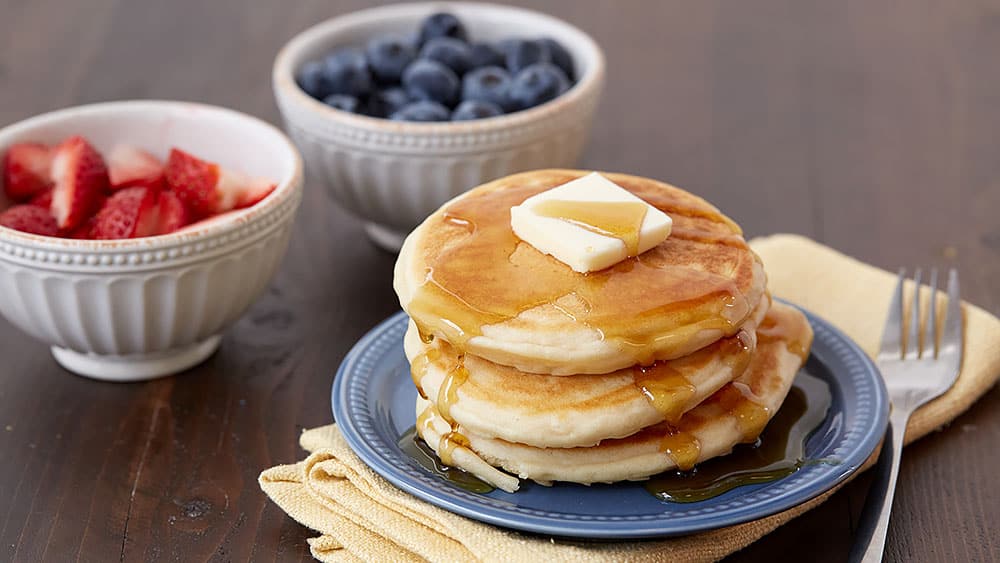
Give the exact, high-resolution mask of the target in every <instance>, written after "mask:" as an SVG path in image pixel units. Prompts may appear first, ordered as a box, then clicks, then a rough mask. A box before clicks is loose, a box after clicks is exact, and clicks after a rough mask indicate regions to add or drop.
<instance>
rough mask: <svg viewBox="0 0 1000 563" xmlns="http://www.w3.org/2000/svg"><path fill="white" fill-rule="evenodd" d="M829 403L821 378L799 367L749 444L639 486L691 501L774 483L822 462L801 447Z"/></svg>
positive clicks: (664, 496) (659, 494)
mask: <svg viewBox="0 0 1000 563" xmlns="http://www.w3.org/2000/svg"><path fill="white" fill-rule="evenodd" d="M737 393H738V391H737ZM830 401H831V395H830V388H829V386H828V385H827V384H826V382H824V381H823V380H822V379H819V378H818V377H815V376H812V375H809V374H808V373H806V372H805V371H801V372H799V374H798V376H797V377H796V379H795V383H794V384H793V385H792V388H791V389H790V390H789V392H788V397H786V398H785V401H784V403H782V405H781V408H780V409H778V412H777V413H776V414H775V416H774V418H773V419H772V420H771V422H770V423H769V424H768V425H767V426H766V427H765V428H764V431H763V432H762V433H761V435H760V438H759V439H757V440H756V441H755V442H754V443H753V444H741V445H738V446H736V447H735V448H733V451H732V453H730V454H729V455H725V456H721V457H717V458H713V459H710V460H708V461H705V462H704V463H701V464H699V465H698V466H697V467H696V468H694V469H693V470H691V471H677V470H672V471H668V472H666V473H661V474H660V475H656V476H653V477H651V478H650V479H649V480H648V481H646V484H645V489H646V490H647V491H648V492H649V493H650V494H652V495H653V496H655V497H657V498H659V499H661V500H664V501H670V502H697V501H701V500H706V499H709V498H712V497H715V496H718V495H721V494H723V493H725V492H726V491H729V490H731V489H734V488H736V487H740V486H743V485H750V484H757V483H769V482H771V481H776V480H778V479H781V478H782V477H786V476H788V475H791V474H792V473H795V472H796V471H798V470H799V469H800V468H801V467H803V466H804V465H806V464H808V463H816V462H820V461H825V460H809V459H808V458H806V455H805V446H806V442H807V440H808V439H809V437H810V436H811V435H812V433H813V432H814V431H815V430H816V429H817V428H819V426H820V425H821V424H822V423H823V420H824V419H825V418H826V413H827V411H828V410H829V408H830ZM751 424H753V422H752V421H751ZM682 445H683V444H682ZM680 451H684V450H683V449H682V448H681V449H680ZM680 465H681V464H679V463H678V466H680Z"/></svg>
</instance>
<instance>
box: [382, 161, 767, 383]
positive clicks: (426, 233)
mask: <svg viewBox="0 0 1000 563" xmlns="http://www.w3.org/2000/svg"><path fill="white" fill-rule="evenodd" d="M587 173H588V172H585V171H577V170H538V171H534V172H525V173H522V174H515V175H513V176H507V177H505V178H501V179H499V180H496V181H494V182H490V183H488V184H485V185H483V186H480V187H478V188H475V189H473V190H471V191H469V192H467V193H465V194H463V195H461V196H459V197H457V198H455V199H453V200H452V201H450V202H448V203H446V204H445V205H444V206H442V207H441V208H440V209H439V210H438V211H436V212H435V213H434V214H432V215H431V216H430V217H428V218H427V220H425V221H424V222H423V223H422V224H421V225H420V226H419V227H417V229H416V230H414V231H413V233H411V234H410V236H409V237H407V239H406V242H405V243H404V245H403V248H402V250H401V251H400V255H399V259H398V261H397V262H396V270H395V279H394V286H395V289H396V293H397V294H398V295H399V299H400V303H401V304H402V306H403V309H405V310H406V311H407V313H409V314H410V317H411V318H412V319H413V320H414V321H415V322H416V324H417V326H418V327H419V328H420V330H421V331H422V332H424V333H425V334H433V335H435V336H438V337H441V338H444V339H445V340H447V341H448V342H450V343H451V344H452V345H453V346H455V347H456V348H458V349H459V350H460V351H462V352H467V353H471V354H475V355H477V356H481V357H483V358H485V359H488V360H490V361H493V362H495V363H498V364H503V365H508V366H512V367H516V368H517V369H519V370H522V371H526V372H530V373H543V374H554V375H566V374H596V373H608V372H612V371H615V370H618V369H622V368H625V367H628V366H631V365H634V364H642V365H648V364H650V363H652V362H653V361H656V360H668V359H674V358H678V357H681V356H685V355H687V354H689V353H691V352H693V351H695V350H698V349H700V348H703V347H705V346H707V345H709V344H711V343H712V342H715V341H716V340H718V339H720V338H722V337H725V336H732V335H733V334H735V333H736V332H737V331H738V330H739V329H740V326H741V325H742V324H743V322H744V321H745V320H746V319H747V318H749V316H750V314H751V312H752V311H753V310H754V308H755V307H756V306H757V304H758V302H759V301H760V300H761V297H762V295H763V293H764V287H765V285H766V277H765V275H764V271H763V267H762V266H761V263H760V259H759V258H758V257H757V256H756V254H754V252H753V251H752V250H750V248H749V247H748V246H747V244H746V241H745V240H744V239H743V236H742V232H741V230H740V228H739V227H738V226H737V225H736V224H735V223H734V222H733V221H732V220H730V219H729V218H727V217H726V216H724V215H722V214H721V213H720V212H719V211H718V210H717V209H716V208H715V207H713V206H712V205H711V204H709V203H707V202H706V201H705V200H703V199H701V198H699V197H697V196H695V195H692V194H690V193H688V192H685V191H684V190H681V189H679V188H676V187H673V186H670V185H667V184H664V183H662V182H657V181H655V180H650V179H648V178H641V177H638V176H629V175H625V174H604V175H605V176H606V177H608V178H609V179H610V180H611V181H613V182H615V183H616V184H618V185H620V186H622V187H623V188H625V189H626V190H628V191H630V192H632V193H633V194H635V195H636V196H638V197H639V198H641V199H643V200H645V201H646V202H648V203H649V204H650V205H652V206H654V207H656V208H658V209H660V210H661V211H663V212H665V213H667V214H668V215H669V216H670V217H671V218H672V219H673V231H672V233H671V235H670V236H669V237H668V238H667V239H666V240H665V241H664V242H662V243H661V244H660V245H658V246H656V247H654V248H653V249H651V250H649V251H647V252H644V253H643V254H641V255H640V256H638V257H635V258H629V259H627V260H624V261H622V262H620V263H619V264H617V265H615V266H612V267H610V268H607V269H604V270H601V271H598V272H591V273H589V274H580V273H577V272H574V271H573V270H572V269H570V268H569V267H568V266H566V265H565V264H563V263H562V262H559V261H558V260H556V259H554V258H552V257H551V256H548V255H545V254H542V253H541V252H539V251H538V250H536V249H535V248H534V247H533V246H531V245H530V244H527V243H525V242H523V241H521V240H520V239H518V238H517V236H516V235H515V234H514V232H513V230H512V229H511V227H510V208H511V207H513V206H515V205H518V204H520V203H521V202H523V201H524V200H525V199H527V198H529V197H531V196H533V195H535V194H538V193H541V192H543V191H546V190H548V189H551V188H554V187H556V186H559V185H561V184H564V183H566V182H568V181H570V180H573V179H575V178H578V177H580V176H583V175H585V174H587Z"/></svg>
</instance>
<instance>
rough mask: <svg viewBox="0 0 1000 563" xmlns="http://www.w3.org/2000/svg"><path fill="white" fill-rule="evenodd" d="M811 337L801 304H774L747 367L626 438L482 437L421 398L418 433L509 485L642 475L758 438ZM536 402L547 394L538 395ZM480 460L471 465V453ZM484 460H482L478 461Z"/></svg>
mask: <svg viewBox="0 0 1000 563" xmlns="http://www.w3.org/2000/svg"><path fill="white" fill-rule="evenodd" d="M811 342H812V329H811V328H810V327H809V323H808V321H807V320H806V319H805V317H804V316H803V315H802V314H801V313H800V312H799V311H798V310H796V309H794V308H792V307H789V306H786V305H782V304H777V303H776V304H775V305H774V306H772V307H771V310H770V311H769V312H768V315H767V317H765V319H764V321H763V323H762V325H761V328H760V330H759V331H758V345H757V350H756V352H755V353H754V354H753V357H752V359H751V361H750V365H749V367H748V368H747V370H746V371H745V372H744V373H743V375H741V376H740V377H738V378H737V379H736V380H735V381H733V382H732V383H730V384H728V385H726V386H725V387H723V388H722V389H720V390H719V391H717V392H716V393H715V394H713V395H712V396H711V397H709V398H708V399H706V400H705V401H704V402H703V403H702V404H700V405H698V406H697V407H695V408H694V409H692V410H691V411H689V412H688V413H686V414H685V415H684V416H683V417H682V418H681V420H680V422H679V423H677V424H676V425H670V424H668V423H659V424H656V425H653V426H650V427H648V428H646V429H643V430H642V431H640V432H638V433H636V434H634V435H632V436H629V437H626V438H621V439H614V440H605V441H602V442H601V443H600V444H598V445H596V446H592V447H586V448H536V447H532V446H527V445H524V444H517V443H513V442H508V441H505V440H499V439H496V438H486V437H483V436H478V435H476V434H475V433H473V432H470V431H469V430H468V429H466V428H464V427H461V426H459V427H458V428H457V430H455V431H452V427H451V425H450V424H449V423H448V422H447V421H446V420H445V419H444V418H443V417H442V416H441V414H440V413H439V412H438V411H437V409H436V408H435V407H434V406H433V404H431V403H430V402H428V401H426V400H424V399H422V398H420V397H418V398H417V405H416V406H417V410H418V412H419V413H420V414H419V416H418V421H417V432H418V433H419V434H420V436H421V437H422V438H423V439H424V440H425V441H426V442H427V443H428V444H429V445H430V446H431V448H433V449H435V451H437V452H438V455H439V456H440V457H441V458H442V461H443V462H444V463H445V464H452V465H454V466H457V467H462V468H463V469H466V470H468V471H470V472H471V473H473V474H475V475H477V476H478V477H480V478H482V479H484V480H486V481H488V482H490V483H492V484H494V485H496V486H498V487H500V488H502V489H504V490H507V491H513V490H516V488H514V487H510V486H509V485H511V482H510V480H509V479H507V477H509V476H510V475H508V474H506V473H504V472H503V471H500V470H499V469H497V468H498V467H499V468H502V469H504V470H506V471H509V472H510V473H513V474H514V475H517V476H518V477H520V478H522V479H532V480H534V481H537V482H539V483H542V484H549V483H551V482H552V481H570V482H576V483H584V484H590V483H601V482H608V483H610V482H615V481H625V480H641V479H645V478H647V477H649V476H651V475H655V474H657V473H661V472H663V471H666V470H669V469H675V468H681V469H690V468H692V467H693V466H694V465H695V464H697V463H701V462H703V461H705V460H708V459H711V458H713V457H717V456H720V455H724V454H727V453H729V452H730V451H731V450H732V448H733V446H735V445H736V444H739V443H745V442H752V441H754V440H756V439H757V437H758V436H759V435H760V432H761V431H762V430H763V428H764V426H765V425H766V423H767V422H768V421H769V420H770V419H771V417H772V416H773V415H774V414H775V413H776V412H777V410H778V408H779V407H780V406H781V403H782V401H784V398H785V396H786V394H787V393H788V390H789V388H790V387H791V384H792V381H793V380H794V378H795V374H796V373H797V371H798V369H799V368H800V367H801V365H802V363H803V361H804V359H805V357H806V354H807V353H808V350H809V346H810V344H811ZM539 400H545V398H544V397H540V398H539ZM472 456H476V457H478V460H477V461H475V462H472V463H467V460H468V458H470V457H472ZM481 462H482V463H481Z"/></svg>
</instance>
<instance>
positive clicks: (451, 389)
mask: <svg viewBox="0 0 1000 563" xmlns="http://www.w3.org/2000/svg"><path fill="white" fill-rule="evenodd" d="M468 380H469V370H467V369H465V356H464V355H461V356H459V357H458V363H457V364H455V365H454V366H452V368H451V369H449V370H448V375H447V376H445V378H444V381H443V382H441V387H440V389H438V395H437V403H435V406H436V407H437V410H438V412H439V413H440V414H441V418H443V419H445V421H447V422H448V424H451V426H452V428H454V427H455V419H454V418H452V416H451V406H452V405H454V404H455V403H456V402H457V401H458V388H459V387H461V386H462V385H463V384H464V383H465V382H466V381H468Z"/></svg>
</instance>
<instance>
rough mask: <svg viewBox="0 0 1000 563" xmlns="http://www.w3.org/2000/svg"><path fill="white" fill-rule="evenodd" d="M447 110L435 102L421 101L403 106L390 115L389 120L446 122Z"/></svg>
mask: <svg viewBox="0 0 1000 563" xmlns="http://www.w3.org/2000/svg"><path fill="white" fill-rule="evenodd" d="M449 113H450V112H449V111H448V108H446V107H444V106H443V105H441V104H439V103H437V102H431V101H428V100H421V101H419V102H413V103H411V104H408V105H405V106H403V107H402V108H401V109H399V110H398V111H395V112H393V113H392V115H390V116H389V119H392V120H393V121H448V118H449Z"/></svg>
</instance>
